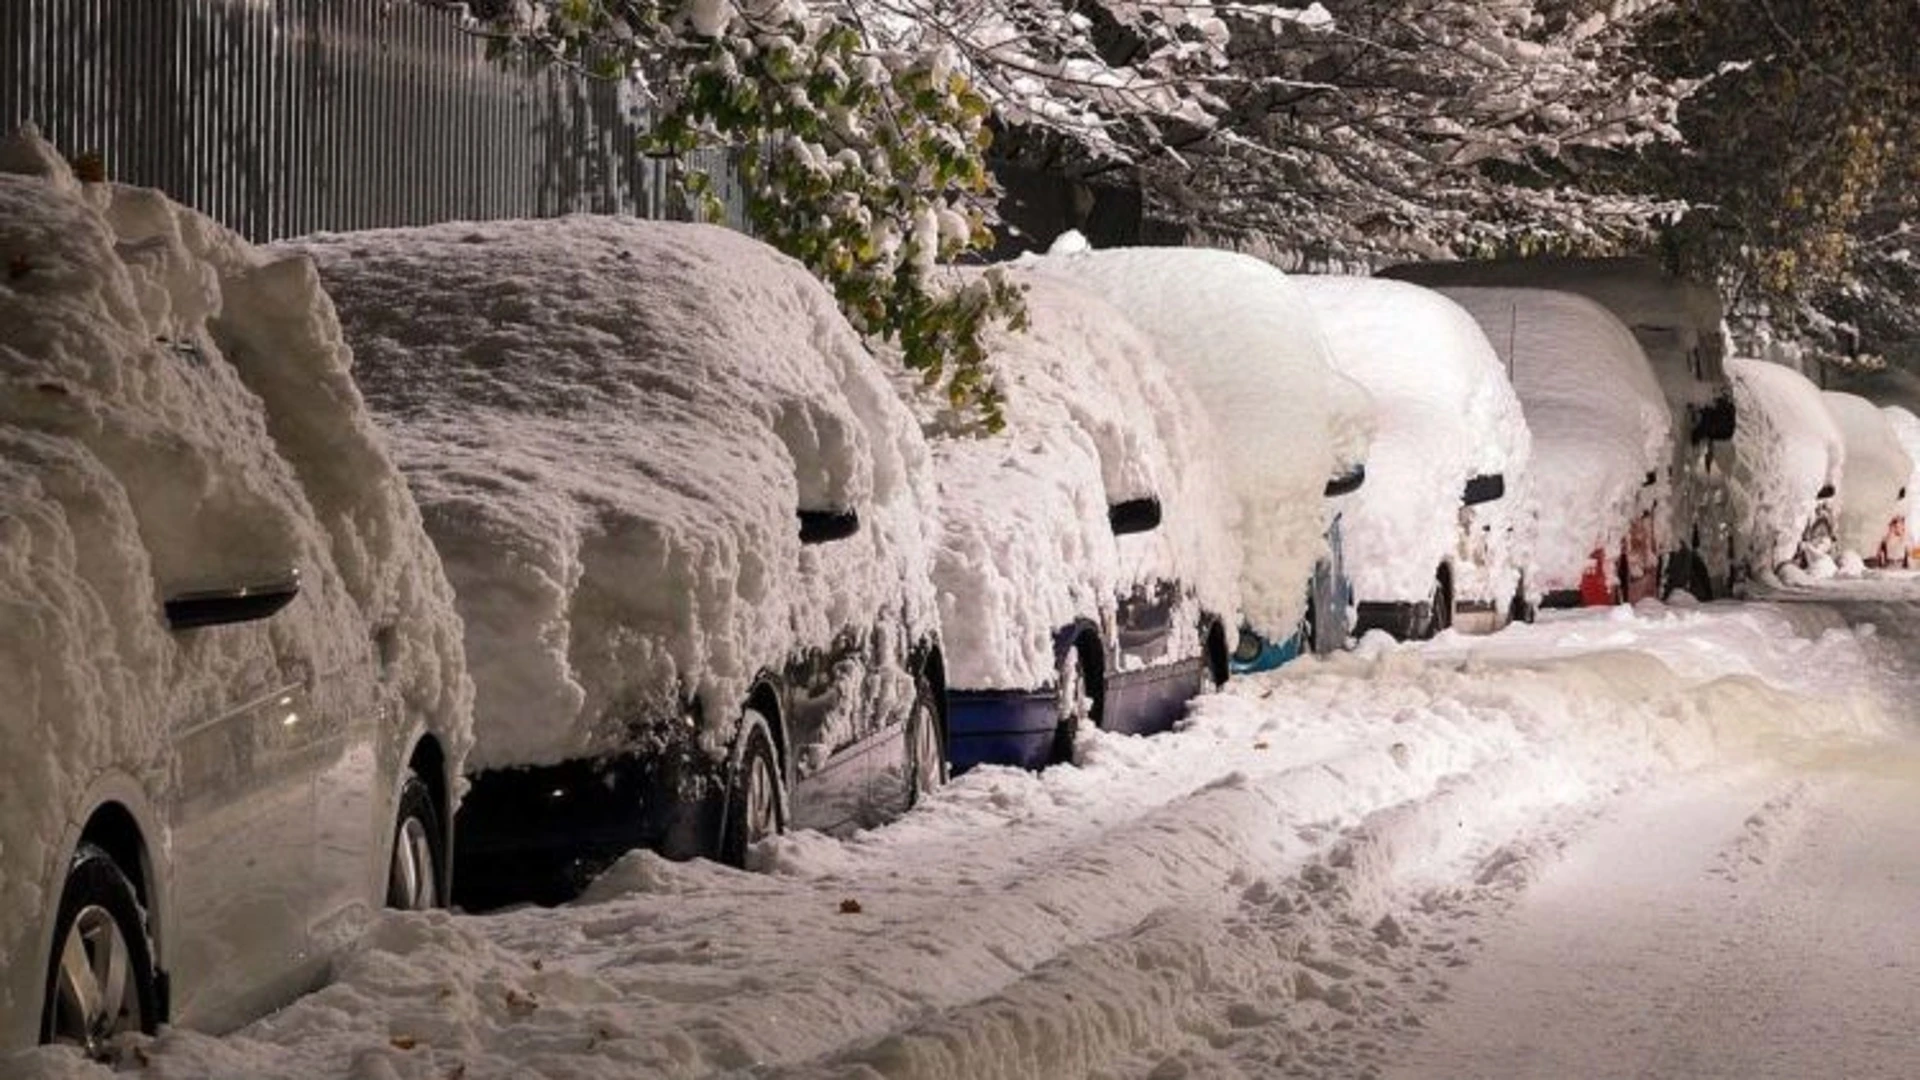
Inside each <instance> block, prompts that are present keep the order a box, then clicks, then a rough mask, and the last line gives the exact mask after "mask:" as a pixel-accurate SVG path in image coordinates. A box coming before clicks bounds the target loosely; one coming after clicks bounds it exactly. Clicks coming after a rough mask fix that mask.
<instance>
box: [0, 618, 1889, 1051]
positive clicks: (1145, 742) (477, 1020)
mask: <svg viewBox="0 0 1920 1080" xmlns="http://www.w3.org/2000/svg"><path fill="white" fill-rule="evenodd" d="M1874 643H1875V638H1874V637H1873V635H1871V634H1869V633H1867V632H1866V631H1864V630H1863V631H1860V632H1855V631H1852V630H1849V629H1846V628H1844V627H1841V626H1839V625H1838V620H1837V619H1834V618H1832V617H1831V616H1826V615H1825V614H1824V613H1822V612H1820V611H1817V610H1812V609H1808V608H1795V607H1794V606H1791V605H1781V606H1773V605H1749V606H1744V607H1730V606H1724V605H1715V606H1712V607H1707V608H1700V609H1697V610H1693V609H1679V608H1663V607H1661V606H1659V605H1658V604H1646V605H1643V606H1641V607H1640V608H1638V609H1634V608H1626V607H1621V608H1614V609H1610V610H1608V611H1605V612H1577V613H1568V614H1567V615H1566V616H1564V617H1557V616H1554V615H1549V616H1548V617H1547V618H1544V619H1543V620H1542V622H1541V623H1540V624H1538V625H1536V626H1530V627H1528V626H1522V627H1514V628H1512V629H1511V630H1509V631H1507V632H1503V633H1501V634H1499V635H1496V636H1494V637H1492V638H1471V639H1469V638H1459V637H1450V638H1449V639H1447V640H1444V641H1442V642H1437V643H1434V644H1432V645H1428V646H1415V647H1401V646H1395V645H1392V644H1386V645H1381V644H1380V643H1379V639H1378V638H1369V639H1368V641H1367V642H1366V643H1364V644H1363V647H1362V650H1361V652H1360V653H1359V654H1356V655H1343V656H1340V657H1337V658H1335V659H1333V660H1331V661H1320V660H1307V661H1304V662H1301V663H1299V664H1296V665H1292V666H1290V667H1289V668H1288V669H1286V670H1284V671H1282V672H1277V673H1274V674H1272V675H1268V676H1261V677H1258V678H1252V679H1245V680H1239V681H1236V682H1235V683H1233V684H1230V687H1229V689H1228V691H1227V692H1226V693H1224V694H1219V695H1213V696H1209V697H1208V698H1205V699H1203V700H1202V701H1201V702H1200V704H1199V705H1198V707H1197V709H1196V712H1195V716H1194V717H1193V718H1192V720H1191V721H1190V722H1189V723H1188V724H1186V725H1185V727H1184V729H1183V730H1181V731H1178V732H1174V733H1171V734H1168V735H1164V736H1158V737H1155V738H1151V739H1138V738H1128V737H1116V736H1110V735H1105V734H1098V733H1096V734H1093V735H1092V736H1091V737H1090V739H1089V742H1088V747H1087V749H1088V751H1089V753H1088V754H1087V757H1086V760H1085V762H1084V764H1083V765H1082V766H1079V767H1067V768H1054V769H1048V770H1046V771H1045V772H1042V773H1038V774H1032V773H1027V772H1022V771H1016V770H1010V769H1000V768H982V769H978V770H975V771H973V772H972V773H970V774H969V775H967V776H965V777H962V778H961V779H960V780H958V781H956V782H955V783H954V784H952V785H949V786H948V787H946V788H944V789H942V790H941V791H940V792H938V793H937V794H935V795H934V796H933V797H932V798H931V799H929V800H928V801H927V802H926V803H925V804H924V805H923V806H922V807H921V808H919V809H917V810H916V811H914V812H913V813H911V814H909V815H907V816H906V817H904V818H902V819H901V820H899V821H897V822H895V823H893V824H891V825H889V826H887V827H885V828H883V829H879V830H876V831H873V832H869V833H865V834H862V835H860V836H858V837H855V838H851V839H847V840H832V839H827V838H824V837H821V836H818V835H814V834H799V835H793V836H789V837H785V838H782V839H780V840H777V841H774V842H772V843H771V844H770V845H769V848H768V852H767V854H768V855H769V862H770V865H771V867H772V869H771V870H770V871H769V872H768V873H765V874H743V873H741V872H739V871H735V870H731V869H728V868H725V867H722V866H718V865H715V864H712V863H707V862H703V861H696V862H690V863H672V862H668V861H666V860H663V859H660V858H658V857H656V856H654V855H651V854H648V853H635V854H633V855H631V856H629V857H628V858H627V859H626V860H624V861H623V862H621V863H620V864H618V865H616V866H615V867H614V868H613V869H611V870H610V871H609V872H608V873H607V874H606V875H605V876H604V877H602V879H601V880H600V881H599V882H597V883H596V885H595V886H594V887H593V888H592V889H590V890H589V892H588V894H587V895H586V896H585V897H584V898H583V899H582V900H581V901H580V902H579V903H577V904H574V905H571V906H568V907H564V908H559V909H552V910H543V909H523V910H520V911H514V912H508V913H504V914H500V915H495V916H488V917H481V918H471V917H463V916H458V915H450V914H447V913H443V912H432V913H424V914H408V915H393V916H389V917H387V918H386V919H384V920H383V921H382V922H381V923H380V924H379V925H378V927H377V928H376V929H375V931H374V932H373V933H371V934H370V935H368V936H367V937H366V938H365V939H364V940H363V941H362V942H361V944H360V946H359V948H358V949H357V950H355V952H354V954H353V955H351V956H350V957H348V958H347V959H345V960H344V961H343V962H342V963H341V964H340V965H339V966H338V968H337V973H336V978H335V980H334V982H333V983H332V985H329V986H327V987H326V988H324V989H322V990H320V991H319V992H317V993H315V994H313V995H311V996H309V997H308V998H306V999H304V1000H302V1001H300V1002H297V1003H295V1004H294V1005H293V1006H292V1007H290V1008H288V1009H286V1010H283V1011H282V1012H280V1013H278V1014H276V1015H275V1016H272V1017H269V1018H267V1019H265V1020H262V1021H260V1022H259V1023H256V1024H254V1025H252V1026H251V1027H250V1028H248V1029H246V1030H244V1031H241V1032H239V1033H237V1034H235V1035H233V1036H231V1037H228V1038H224V1039H213V1038H208V1037H205V1036H201V1035H196V1034H193V1033H190V1032H172V1033H169V1034H167V1035H164V1036H162V1037H160V1038H158V1039H153V1040H145V1039H140V1040H134V1042H135V1043H136V1044H137V1045H138V1046H139V1049H140V1058H141V1059H142V1060H144V1061H147V1062H149V1064H148V1066H147V1073H146V1074H147V1075H150V1076H152V1077H155V1078H156V1080H170V1078H186V1077H197V1078H214V1080H224V1078H228V1077H232V1078H239V1077H248V1078H261V1080H270V1078H276V1077H289V1078H291V1077H299V1078H303V1080H320V1078H325V1077H339V1076H352V1077H357V1078H365V1077H394V1078H405V1080H429V1078H439V1077H445V1076H448V1075H450V1074H454V1075H460V1076H463V1077H465V1078H467V1080H488V1078H493V1077H507V1076H513V1077H521V1078H542V1077H552V1078H560V1077H566V1078H569V1080H586V1078H592V1077H608V1078H614V1077H620V1078H626V1077H634V1076H648V1077H662V1078H679V1077H701V1076H712V1075H742V1074H749V1073H750V1074H751V1075H756V1076H778V1077H825V1076H869V1075H874V1076H892V1077H900V1078H903V1080H907V1078H927V1080H931V1078H940V1077H981V1078H1002V1077H1004V1078H1009V1080H1011V1078H1017V1077H1056V1076H1061V1077H1064V1076H1086V1075H1100V1076H1163V1077H1171V1076H1285V1075H1296V1074H1297V1075H1309V1076H1363V1075H1369V1074H1374V1073H1378V1072H1379V1071H1381V1070H1382V1069H1383V1068H1384V1067H1387V1066H1390V1065H1391V1064H1393V1063H1394V1060H1395V1058H1396V1057H1397V1056H1399V1055H1403V1054H1405V1053H1406V1047H1407V1044H1408V1042H1409V1040H1413V1041H1418V1040H1420V1039H1422V1038H1425V1037H1426V1033H1429V1032H1433V1031H1434V1030H1435V1029H1434V1026H1433V1025H1434V1023H1435V1021H1436V1020H1437V1019H1438V1018H1439V1017H1441V1016H1443V1015H1444V1014H1445V1010H1446V1009H1447V1006H1448V1000H1449V998H1450V996H1451V995H1450V994H1449V992H1448V988H1449V986H1450V985H1451V984H1453V983H1455V982H1456V981H1457V980H1459V979H1461V978H1462V977H1463V976H1466V975H1470V974H1471V972H1472V971H1473V966H1472V961H1474V960H1475V958H1476V956H1477V954H1478V952H1479V950H1480V948H1481V945H1480V942H1481V941H1482V938H1481V936H1480V935H1483V934H1487V933H1488V932H1489V927H1490V925H1491V923H1492V921H1493V920H1494V919H1496V918H1497V916H1498V915H1499V914H1500V913H1501V912H1503V911H1504V910H1506V909H1508V908H1509V907H1510V906H1511V904H1512V903H1513V902H1514V901H1515V899H1516V898H1517V897H1519V896H1522V895H1524V894H1525V892H1526V890H1527V889H1528V888H1529V887H1530V886H1531V885H1532V883H1534V882H1535V881H1537V880H1539V879H1540V878H1541V877H1542V876H1543V875H1545V874H1547V873H1549V872H1551V871H1553V870H1554V869H1556V867H1557V865H1558V864H1559V863H1560V861H1561V858H1562V856H1561V852H1562V851H1563V850H1564V849H1565V848H1567V847H1568V846H1569V845H1570V844H1572V843H1574V842H1576V841H1578V840H1579V838H1580V836H1581V832H1582V829H1583V828H1584V827H1586V826H1587V825H1589V824H1590V823H1591V822H1592V820H1593V819H1594V817H1595V815H1596V814H1600V813H1604V812H1606V811H1607V809H1608V808H1609V807H1619V806H1627V807H1632V806H1634V805H1636V804H1638V803H1640V802H1642V801H1644V800H1646V799H1647V798H1648V797H1649V796H1657V795H1659V794H1660V793H1661V792H1662V791H1663V790H1664V789H1665V788H1666V787H1667V786H1669V785H1672V784H1675V783H1693V784H1700V785H1713V784H1717V783H1718V780H1717V779H1716V778H1719V777H1722V776H1726V775H1728V774H1733V775H1738V776H1749V775H1752V774H1753V773H1754V772H1756V771H1765V770H1769V769H1780V768H1782V767H1783V765H1782V763H1784V762H1792V761H1801V760H1804V761H1812V762H1817V763H1819V765H1820V768H1821V769H1822V770H1823V771H1825V770H1826V769H1827V768H1830V767H1831V763H1833V762H1835V761H1836V760H1838V758H1839V757H1840V755H1843V754H1849V753H1851V754H1856V755H1866V754H1871V753H1873V752H1875V751H1876V750H1882V749H1885V748H1889V747H1896V746H1899V745H1901V742H1900V736H1899V735H1898V734H1897V732H1896V731H1895V727H1896V722H1895V720H1894V719H1892V718H1891V717H1890V716H1889V715H1888V713H1887V712H1886V711H1884V710H1883V708H1882V707H1881V705H1880V704H1879V701H1878V698H1877V696H1876V691H1877V690H1878V689H1879V688H1878V686H1877V684H1875V683H1874V682H1873V679H1874V678H1875V677H1876V676H1877V674H1878V672H1879V670H1880V669H1879V667H1878V666H1877V660H1876V658H1875V657H1874V656H1873V654H1872V653H1870V652H1869V649H1870V648H1871V647H1872V646H1873V645H1874ZM1703 776H1704V777H1707V778H1708V779H1706V780H1700V779H1698V778H1700V777H1703ZM1778 817H1779V815H1778V814H1768V815H1763V816H1762V818H1761V825H1762V826H1765V824H1766V823H1767V822H1768V821H1773V820H1776V819H1778ZM1762 831H1764V830H1762ZM1664 839H1665V838H1664V835H1663V834H1662V833H1661V832H1659V831H1658V829H1657V827H1655V828H1651V829H1649V830H1647V831H1643V832H1642V834H1641V841H1642V843H1643V844H1646V843H1649V842H1651V843H1652V844H1653V846H1654V847H1658V846H1660V844H1661V843H1662V842H1664ZM1754 842H1755V843H1756V844H1764V843H1766V842H1767V837H1765V836H1756V837H1755V838H1754ZM1759 851H1760V849H1758V848H1748V849H1742V850H1737V851H1734V852H1733V853H1732V854H1733V855H1736V856H1745V855H1750V854H1755V853H1757V852H1759ZM1730 865H1737V866H1745V865H1747V864H1746V863H1745V862H1744V861H1743V862H1740V863H1737V864H1730ZM1902 865H1907V864H1905V863H1903V864H1902ZM1716 880H1721V881H1724V879H1716ZM1875 880H1878V878H1875ZM1756 903H1757V905H1758V907H1757V908H1743V909H1741V911H1740V912H1738V913H1737V914H1739V915H1740V916H1743V917H1744V916H1748V915H1752V914H1754V912H1755V910H1759V911H1765V910H1766V909H1767V904H1768V901H1767V900H1766V899H1765V895H1764V893H1763V894H1761V896H1760V898H1759V899H1758V900H1757V901H1756ZM1724 914H1726V916H1727V917H1728V918H1732V917H1733V916H1734V915H1735V914H1736V913H1733V912H1727V913H1724ZM1715 940H1718V939H1715ZM1800 943H1801V944H1803V945H1806V944H1810V942H1807V941H1806V940H1805V939H1802V940H1801V942H1800ZM1789 958H1790V959H1793V960H1799V959H1802V957H1801V956H1800V954H1797V953H1796V954H1790V957H1789ZM1878 961H1879V958H1878V957H1875V958H1874V959H1873V961H1871V962H1873V963H1876V964H1877V963H1878ZM1809 963H1813V961H1809ZM1808 970H1810V968H1808ZM1892 974H1895V975H1897V974H1899V973H1897V972H1896V973H1892ZM1591 975H1592V969H1591V968H1589V967H1574V968H1570V969H1568V970H1566V971H1564V972H1563V973H1562V978H1560V979H1558V980H1555V981H1554V983H1553V986H1552V987H1549V989H1552V988H1560V987H1566V986H1578V985H1592V984H1594V982H1595V980H1594V979H1592V978H1591ZM1600 982H1601V983H1609V982H1611V980H1600ZM1909 993H1910V991H1909ZM1669 1000H1670V999H1669ZM1908 1000H1911V999H1910V998H1909V999H1908ZM1895 1031H1896V1033H1895V1034H1894V1035H1892V1036H1890V1037H1888V1038H1887V1039H1885V1040H1883V1042H1884V1043H1885V1044H1888V1045H1902V1044H1904V1029H1898V1028H1896V1029H1895ZM1860 1035H1861V1033H1860V1032H1859V1031H1856V1030H1851V1029H1847V1028H1845V1027H1842V1028H1840V1029H1839V1032H1838V1033H1836V1034H1834V1035H1832V1036H1831V1038H1834V1039H1836V1040H1851V1039H1857V1038H1859V1037H1860ZM1708 1049H1711V1048H1710V1047H1709V1048H1708ZM1526 1071H1527V1070H1526V1068H1525V1062H1524V1059H1521V1058H1517V1057H1516V1058H1514V1059H1512V1060H1507V1061H1500V1062H1495V1063H1494V1064H1493V1066H1492V1067H1489V1068H1483V1069H1476V1070H1469V1071H1468V1072H1462V1073H1460V1074H1459V1075H1469V1074H1471V1075H1511V1074H1524V1073H1525V1072H1526ZM1575 1071H1577V1070H1575ZM1656 1071H1658V1070H1656ZM1893 1071H1894V1072H1897V1071H1898V1070H1893ZM12 1075H17V1076H22V1077H24V1078H27V1080H45V1078H47V1077H50V1076H72V1077H78V1076H83V1075H84V1076H89V1077H93V1076H105V1075H108V1074H107V1073H106V1072H105V1070H104V1069H99V1068H96V1067H91V1066H83V1065H80V1064H79V1063H78V1062H77V1059H75V1058H74V1057H73V1056H72V1055H71V1054H70V1053H68V1052H64V1051H39V1052H37V1053H35V1054H33V1055H29V1057H28V1059H27V1060H25V1061H23V1062H22V1063H21V1066H20V1067H19V1068H18V1069H16V1070H15V1071H14V1072H13V1074H12ZM1556 1075H1557V1073H1556Z"/></svg>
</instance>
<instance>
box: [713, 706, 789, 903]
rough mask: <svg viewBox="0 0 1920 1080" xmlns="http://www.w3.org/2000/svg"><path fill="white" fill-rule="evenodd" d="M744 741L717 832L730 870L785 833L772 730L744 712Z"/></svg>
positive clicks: (755, 713)
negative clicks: (749, 852) (760, 845)
mask: <svg viewBox="0 0 1920 1080" xmlns="http://www.w3.org/2000/svg"><path fill="white" fill-rule="evenodd" d="M740 726H741V735H740V737H741V738H742V739H743V740H745V742H744V743H743V744H742V746H741V748H740V757H739V765H738V766H737V767H736V768H735V769H734V770H733V775H732V776H730V777H728V778H727V808H726V813H725V816H724V819H723V822H722V825H721V830H720V859H721V861H722V862H725V863H727V864H729V865H731V866H740V867H744V866H746V865H747V850H748V849H749V848H751V847H752V846H753V845H754V844H757V843H759V842H760V841H762V840H764V839H766V838H767V837H769V836H776V835H778V834H780V833H783V832H785V831H786V829H787V818H786V805H785V802H784V800H782V798H781V790H780V789H781V779H780V758H779V755H777V754H776V753H775V752H774V749H773V734H772V729H771V728H769V727H768V726H767V719H766V717H764V716H762V715H761V714H760V712H759V711H758V710H756V709H748V710H747V711H746V716H745V718H744V719H743V720H742V721H741V725H740Z"/></svg>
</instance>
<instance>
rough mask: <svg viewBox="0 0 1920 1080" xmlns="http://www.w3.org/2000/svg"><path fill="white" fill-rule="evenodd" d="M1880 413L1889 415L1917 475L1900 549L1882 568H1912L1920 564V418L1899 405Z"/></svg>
mask: <svg viewBox="0 0 1920 1080" xmlns="http://www.w3.org/2000/svg"><path fill="white" fill-rule="evenodd" d="M1880 411H1881V412H1883V413H1885V414H1886V417H1887V423H1889V424H1891V425H1893V434H1894V437H1895V438H1898V439H1899V440H1900V449H1902V450H1905V451H1906V452H1907V457H1909V458H1911V459H1912V460H1913V462H1914V471H1913V472H1912V473H1911V474H1909V475H1908V476H1907V485H1906V487H1907V494H1906V500H1905V502H1904V503H1902V505H1901V506H1900V510H1899V514H1900V517H1899V526H1900V536H1901V544H1900V548H1899V550H1897V551H1895V550H1893V549H1892V548H1891V547H1890V548H1889V550H1888V551H1887V553H1886V557H1885V560H1884V562H1883V563H1882V565H1885V566H1896V565H1897V566H1901V567H1911V566H1912V565H1913V564H1914V563H1915V562H1916V561H1920V552H1916V551H1915V550H1914V545H1915V543H1916V541H1920V537H1917V536H1915V535H1914V522H1915V518H1916V512H1915V507H1914V501H1915V500H1916V499H1920V417H1916V416H1915V415H1914V414H1913V413H1912V412H1910V411H1908V410H1907V409H1906V408H1904V407H1902V406H1899V405H1883V406H1881V408H1880Z"/></svg>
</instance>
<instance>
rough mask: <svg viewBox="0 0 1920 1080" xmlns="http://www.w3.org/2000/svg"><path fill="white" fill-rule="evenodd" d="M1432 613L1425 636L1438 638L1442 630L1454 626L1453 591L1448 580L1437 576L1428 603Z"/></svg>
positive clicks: (1429, 616)
mask: <svg viewBox="0 0 1920 1080" xmlns="http://www.w3.org/2000/svg"><path fill="white" fill-rule="evenodd" d="M1427 605H1428V607H1429V609H1430V613H1429V615H1428V616H1427V632H1426V634H1425V635H1424V636H1426V637H1429V638H1431V637H1435V636H1438V635H1439V633H1440V632H1441V631H1442V630H1445V629H1447V628H1449V627H1451V626H1452V625H1453V590H1452V589H1449V588H1448V587H1447V579H1446V578H1444V577H1441V576H1440V575H1438V574H1436V575H1434V578H1433V596H1432V597H1431V598H1430V599H1429V600H1428V601H1427Z"/></svg>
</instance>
